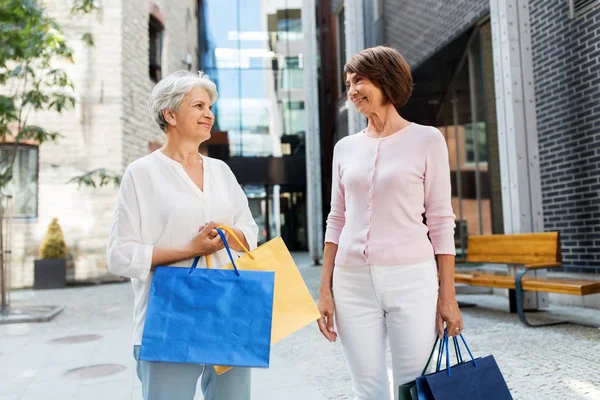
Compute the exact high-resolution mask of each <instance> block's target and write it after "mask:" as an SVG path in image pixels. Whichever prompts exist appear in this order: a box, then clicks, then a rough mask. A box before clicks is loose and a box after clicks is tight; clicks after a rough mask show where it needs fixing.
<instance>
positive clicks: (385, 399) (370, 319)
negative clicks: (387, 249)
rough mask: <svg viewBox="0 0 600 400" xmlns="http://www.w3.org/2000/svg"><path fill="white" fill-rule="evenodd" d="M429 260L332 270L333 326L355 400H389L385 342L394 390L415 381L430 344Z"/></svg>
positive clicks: (433, 277)
mask: <svg viewBox="0 0 600 400" xmlns="http://www.w3.org/2000/svg"><path fill="white" fill-rule="evenodd" d="M438 285H439V284H438V275H437V267H436V263H435V261H429V262H426V263H421V264H414V265H399V266H362V267H343V266H341V267H338V266H336V267H335V268H334V275H333V297H334V301H335V321H336V325H337V331H338V335H339V338H340V341H341V343H342V348H343V350H344V355H345V356H346V361H347V363H348V368H349V369H350V374H351V375H352V386H353V391H354V395H355V399H356V400H389V399H390V384H389V379H388V369H387V362H386V338H388V339H389V343H390V349H391V353H392V365H393V376H394V384H393V386H392V391H393V393H394V395H393V396H394V398H395V399H397V397H398V386H399V385H401V384H404V383H406V382H409V381H411V380H413V379H415V378H416V377H417V376H419V375H420V374H421V372H422V370H423V368H424V367H425V364H426V363H427V358H428V357H429V354H430V352H431V348H432V347H433V344H434V342H435V337H436V332H435V318H436V309H437V298H438V287H439V286H438Z"/></svg>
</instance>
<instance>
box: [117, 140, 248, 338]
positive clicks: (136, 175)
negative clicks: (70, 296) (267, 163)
mask: <svg viewBox="0 0 600 400" xmlns="http://www.w3.org/2000/svg"><path fill="white" fill-rule="evenodd" d="M202 161H203V165H204V190H200V188H199V187H198V186H197V185H196V184H195V183H194V182H193V181H192V179H191V178H190V177H189V176H188V174H187V173H186V172H185V170H184V168H183V165H181V164H180V163H178V162H177V161H175V160H172V159H171V158H169V157H167V156H166V155H164V154H163V153H162V152H161V151H160V150H157V151H155V152H153V153H152V154H149V155H147V156H145V157H142V158H140V159H139V160H136V161H134V162H133V163H131V164H130V165H129V166H128V167H127V169H126V170H125V173H124V175H123V179H122V181H121V188H120V190H119V195H118V200H117V205H116V208H115V213H114V217H113V223H112V228H111V230H110V234H109V239H108V249H107V259H108V269H109V270H110V272H112V273H114V274H117V275H122V276H126V277H129V278H131V283H132V285H133V292H134V295H135V303H134V308H133V344H134V345H139V344H140V343H141V341H142V333H143V331H144V322H145V319H146V308H147V306H148V293H149V291H150V285H151V282H152V276H151V271H150V267H151V264H152V249H153V247H154V246H161V247H163V246H183V245H186V244H187V243H189V241H190V240H191V239H192V238H193V237H194V236H195V235H197V234H198V229H199V228H200V226H201V225H203V224H205V223H207V222H210V221H215V222H219V223H223V224H226V225H228V226H231V227H236V228H239V229H240V230H241V231H242V232H243V233H244V235H245V236H246V240H247V241H248V244H249V245H250V250H252V249H254V248H256V242H257V237H258V227H257V226H256V223H255V222H254V218H252V214H251V212H250V208H249V207H248V199H247V198H246V195H245V194H244V191H243V190H242V188H241V187H240V185H239V184H238V182H237V180H236V178H235V176H234V175H233V172H231V169H230V168H229V166H228V165H227V164H225V163H224V162H223V161H221V160H217V159H214V158H209V157H204V156H202ZM233 253H235V252H233ZM192 261H193V260H192V259H190V260H184V261H181V262H178V263H176V265H175V266H178V267H189V266H190V265H191V264H192ZM228 263H229V258H228V256H227V252H226V250H225V249H222V250H220V251H218V252H216V253H215V254H213V255H211V266H212V267H213V268H214V267H217V268H219V267H221V266H223V265H226V264H228ZM198 267H206V258H205V257H203V258H202V259H201V261H200V263H199V264H198Z"/></svg>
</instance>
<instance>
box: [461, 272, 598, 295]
mask: <svg viewBox="0 0 600 400" xmlns="http://www.w3.org/2000/svg"><path fill="white" fill-rule="evenodd" d="M454 281H455V282H456V283H462V284H467V285H472V286H485V287H495V288H502V289H514V288H515V278H514V277H513V276H510V275H499V274H496V275H494V274H486V273H482V272H481V271H464V270H462V271H460V272H457V273H456V274H455V279H454ZM523 290H527V291H532V292H551V293H561V294H573V295H578V296H585V295H588V294H594V293H600V282H598V281H592V280H586V279H563V278H552V277H536V278H529V277H525V278H523Z"/></svg>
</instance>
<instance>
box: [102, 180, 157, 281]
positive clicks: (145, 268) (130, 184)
mask: <svg viewBox="0 0 600 400" xmlns="http://www.w3.org/2000/svg"><path fill="white" fill-rule="evenodd" d="M152 250H153V246H150V245H144V244H142V243H141V218H140V206H139V199H138V196H137V193H136V190H135V182H134V179H133V176H132V175H131V172H130V171H129V170H126V171H125V174H124V175H123V179H122V181H121V187H120V189H119V195H118V200H117V205H116V207H115V212H114V216H113V222H112V227H111V229H110V234H109V237H108V248H107V261H108V269H109V271H110V272H112V273H113V274H116V275H122V276H126V277H129V278H134V279H139V280H141V281H146V279H148V275H150V268H151V266H152Z"/></svg>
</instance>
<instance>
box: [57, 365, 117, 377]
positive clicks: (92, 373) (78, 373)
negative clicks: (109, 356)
mask: <svg viewBox="0 0 600 400" xmlns="http://www.w3.org/2000/svg"><path fill="white" fill-rule="evenodd" d="M125 369H126V367H125V366H123V365H120V364H96V365H90V366H87V367H80V368H75V369H71V370H69V371H67V372H66V373H65V375H64V376H65V377H66V378H70V379H90V378H103V377H105V376H110V375H114V374H118V373H119V372H121V371H124V370H125Z"/></svg>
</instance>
